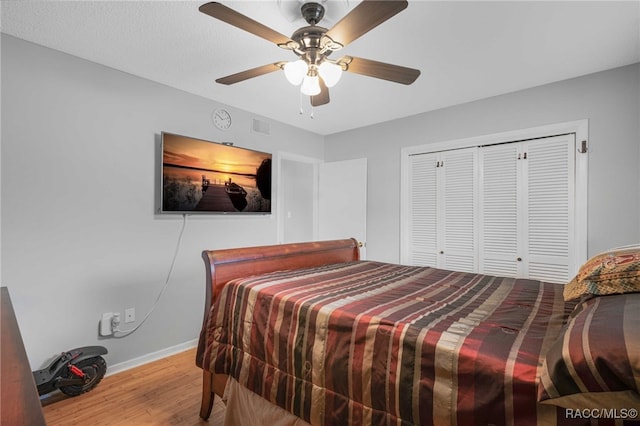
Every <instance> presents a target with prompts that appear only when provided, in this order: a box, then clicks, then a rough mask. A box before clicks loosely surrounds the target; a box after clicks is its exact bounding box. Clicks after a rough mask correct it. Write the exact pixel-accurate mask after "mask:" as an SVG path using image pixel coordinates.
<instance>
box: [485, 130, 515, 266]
mask: <svg viewBox="0 0 640 426" xmlns="http://www.w3.org/2000/svg"><path fill="white" fill-rule="evenodd" d="M521 146H522V144H520V143H509V144H504V145H493V146H487V147H483V148H482V149H481V150H480V155H479V157H480V158H479V167H480V170H481V171H482V172H481V177H480V188H479V192H480V196H479V234H480V235H479V251H480V254H479V258H480V259H479V261H480V265H479V266H480V267H479V271H480V273H482V274H487V275H500V276H511V277H515V276H517V275H519V273H520V271H519V268H520V264H521V263H520V262H519V261H518V260H517V259H518V253H519V252H520V251H521V247H520V239H519V236H520V235H521V233H522V229H521V228H522V223H521V221H520V220H519V218H518V212H519V207H518V205H519V201H520V199H521V197H522V194H521V193H520V192H519V190H518V187H519V186H520V182H521V179H522V178H521V174H522V170H521V169H520V168H519V163H518V153H519V152H520V149H521Z"/></svg>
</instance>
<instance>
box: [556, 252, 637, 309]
mask: <svg viewBox="0 0 640 426" xmlns="http://www.w3.org/2000/svg"><path fill="white" fill-rule="evenodd" d="M632 292H640V247H638V246H636V247H627V248H621V249H614V250H610V251H608V252H604V253H601V254H599V255H597V256H594V257H592V258H591V259H589V260H588V261H587V263H585V264H584V265H582V266H581V267H580V270H579V271H578V274H577V275H576V276H575V278H573V279H572V280H571V281H570V282H569V283H568V284H567V285H565V287H564V300H565V301H567V302H568V301H570V300H576V299H580V298H583V297H593V296H600V295H605V294H617V293H632Z"/></svg>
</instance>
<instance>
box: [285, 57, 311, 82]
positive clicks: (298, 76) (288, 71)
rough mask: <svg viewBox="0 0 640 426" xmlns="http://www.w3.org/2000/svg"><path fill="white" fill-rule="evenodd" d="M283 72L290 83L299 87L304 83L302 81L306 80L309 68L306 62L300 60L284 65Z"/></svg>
mask: <svg viewBox="0 0 640 426" xmlns="http://www.w3.org/2000/svg"><path fill="white" fill-rule="evenodd" d="M283 70H284V75H285V77H287V80H288V81H289V83H291V84H293V85H294V86H298V85H299V84H300V83H302V80H304V78H305V76H306V75H307V72H308V71H309V67H308V65H307V63H306V62H305V61H303V60H302V59H298V60H297V61H294V62H287V63H286V64H285V65H284V67H283Z"/></svg>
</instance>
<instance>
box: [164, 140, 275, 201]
mask: <svg viewBox="0 0 640 426" xmlns="http://www.w3.org/2000/svg"><path fill="white" fill-rule="evenodd" d="M161 174H162V188H161V200H160V204H161V208H160V210H161V212H162V213H189V214H191V213H263V214H265V213H271V154H269V153H266V152H260V151H254V150H251V149H246V148H240V147H236V146H233V145H228V144H226V145H225V144H221V143H215V142H210V141H205V140H202V139H195V138H190V137H187V136H181V135H176V134H172V133H164V132H163V133H162V173H161Z"/></svg>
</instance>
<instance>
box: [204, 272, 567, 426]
mask: <svg viewBox="0 0 640 426" xmlns="http://www.w3.org/2000/svg"><path fill="white" fill-rule="evenodd" d="M562 290H563V286H560V285H556V284H548V283H540V282H538V281H533V280H525V279H513V278H501V277H492V276H485V275H478V274H469V273H461V272H451V271H445V270H440V269H433V268H423V267H413V266H402V265H394V264H386V263H379V262H371V261H359V262H351V263H343V264H338V265H329V266H324V267H319V268H312V269H306V270H298V271H283V272H277V273H272V274H268V275H263V276H255V277H249V278H246V279H243V280H237V281H234V282H231V283H229V285H227V286H226V287H225V288H224V289H223V291H222V293H221V295H220V297H219V298H218V300H217V301H216V303H215V304H214V306H213V307H212V311H211V314H210V316H209V323H208V340H207V341H208V342H209V344H208V347H207V348H206V351H205V358H204V362H205V365H209V366H210V370H211V371H213V372H216V373H225V374H229V375H231V376H233V377H234V378H236V379H237V380H238V381H239V382H240V383H241V384H242V385H244V386H245V387H247V388H249V389H251V390H253V391H254V392H256V393H257V394H259V395H261V396H262V397H264V398H265V399H267V400H269V401H271V402H273V403H275V404H277V405H279V406H281V407H283V408H285V409H286V410H288V411H290V412H292V413H293V414H295V415H297V416H298V417H300V418H302V419H304V420H306V421H308V422H309V423H311V424H313V425H343V424H344V425H347V424H348V425H361V424H364V425H414V424H415V425H431V424H434V425H456V424H457V425H476V424H477V425H488V424H493V425H533V424H543V423H547V422H550V423H551V424H554V423H556V422H557V423H564V419H563V418H561V415H560V414H559V413H556V408H555V407H553V406H546V405H543V404H537V403H536V397H537V388H536V377H537V376H538V371H539V369H540V368H541V365H542V357H543V355H544V353H545V352H546V350H547V349H548V347H549V346H550V345H551V344H552V343H553V340H554V339H555V338H556V336H557V335H558V334H560V332H561V329H562V326H563V324H564V322H565V321H566V317H567V316H568V314H569V313H570V311H571V309H572V308H573V305H572V304H566V303H565V302H564V301H563V297H562ZM562 417H564V415H562Z"/></svg>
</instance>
